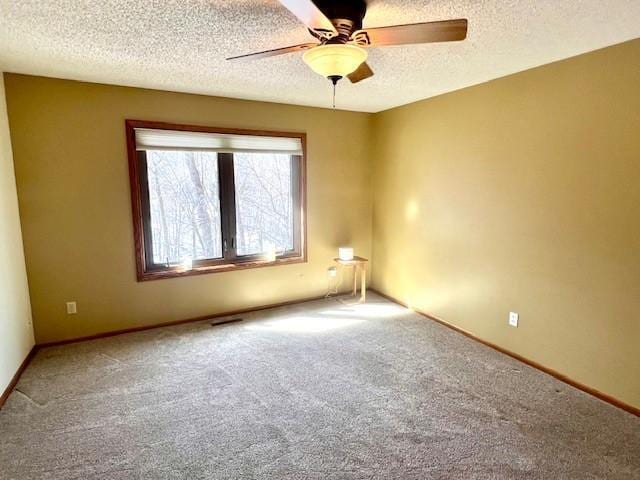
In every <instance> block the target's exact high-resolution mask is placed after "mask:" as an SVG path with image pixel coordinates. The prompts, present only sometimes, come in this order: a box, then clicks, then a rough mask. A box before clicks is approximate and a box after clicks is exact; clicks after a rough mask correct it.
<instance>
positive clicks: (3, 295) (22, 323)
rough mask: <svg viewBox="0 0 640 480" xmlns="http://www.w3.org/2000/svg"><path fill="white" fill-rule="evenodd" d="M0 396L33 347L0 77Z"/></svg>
mask: <svg viewBox="0 0 640 480" xmlns="http://www.w3.org/2000/svg"><path fill="white" fill-rule="evenodd" d="M0 265H2V268H0V393H2V392H3V391H4V389H5V388H6V387H7V385H8V384H9V382H10V381H11V379H12V378H13V375H14V374H15V373H16V371H17V370H18V368H19V367H20V364H21V363H22V362H23V360H24V359H25V358H26V356H27V354H28V353H29V350H31V347H32V346H33V327H32V326H31V307H30V304H29V288H28V285H27V275H26V271H25V265H24V253H23V250H22V235H21V233H20V218H19V216H18V197H17V195H16V180H15V176H14V172H13V157H12V153H11V141H10V138H9V124H8V123H7V109H6V102H5V94H4V82H3V81H2V78H1V77H0Z"/></svg>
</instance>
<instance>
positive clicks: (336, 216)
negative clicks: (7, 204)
mask: <svg viewBox="0 0 640 480" xmlns="http://www.w3.org/2000/svg"><path fill="white" fill-rule="evenodd" d="M5 79H6V85H7V101H8V106H9V118H10V123H11V133H12V139H13V144H14V156H15V163H16V177H17V182H18V192H19V199H20V209H21V219H22V227H23V232H24V244H25V252H26V257H27V271H28V274H29V279H30V285H31V299H32V306H33V319H34V325H35V331H36V338H37V340H38V342H48V341H52V340H61V339H67V338H73V337H79V336H84V335H91V334H94V333H99V332H105V331H110V330H117V329H123V328H130V327H135V326H140V325H149V324H156V323H159V322H166V321H172V320H179V319H187V318H191V317H196V316H201V315H208V314H213V313H216V312H222V311H228V310H233V309H240V308H247V307H252V306H259V305H264V304H271V303H276V302H282V301H286V300H293V299H301V298H307V297H314V296H319V295H323V294H324V293H325V292H326V288H327V274H326V269H327V267H329V266H331V264H332V258H333V257H335V254H336V251H337V247H338V246H339V245H341V244H352V245H353V246H354V247H355V249H356V251H357V252H358V253H360V254H362V255H364V256H369V254H370V240H371V198H370V197H371V195H370V194H371V190H370V166H369V163H368V162H369V158H368V141H367V140H368V134H369V124H370V115H368V114H361V113H349V112H340V111H333V110H328V109H318V108H305V107H296V106H287V105H278V104H269V103H259V102H249V101H241V100H231V99H224V98H215V97H205V96H197V95H187V94H178V93H169V92H160V91H152V90H142V89H135V88H125V87H114V86H106V85H98V84H88V83H79V82H72V81H65V80H55V79H45V78H40V77H30V76H20V75H12V74H7V75H6V77H5ZM327 95H328V97H327V99H328V100H329V99H330V97H329V95H330V90H329V89H328V87H327ZM125 118H134V119H142V120H159V121H170V122H175V123H191V124H201V125H214V126H223V127H242V128H256V129H270V130H287V131H303V132H307V142H308V159H307V172H308V186H307V196H308V197H307V199H308V239H309V241H308V243H309V250H308V254H309V261H308V263H305V264H295V265H286V266H277V267H266V268H259V269H254V270H242V271H236V272H226V273H216V274H209V275H198V276H192V277H186V278H176V279H166V280H156V281H150V282H143V283H138V282H136V278H135V264H134V251H133V233H132V221H131V207H130V192H129V174H128V171H127V154H126V149H125V129H124V120H125ZM71 300H75V301H76V302H77V304H78V314H77V315H67V314H66V310H65V302H67V301H71Z"/></svg>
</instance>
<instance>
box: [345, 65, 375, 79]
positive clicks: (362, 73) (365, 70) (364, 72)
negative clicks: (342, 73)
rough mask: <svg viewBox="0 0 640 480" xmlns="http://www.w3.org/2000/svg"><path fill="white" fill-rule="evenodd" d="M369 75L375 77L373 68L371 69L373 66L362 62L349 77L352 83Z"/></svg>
mask: <svg viewBox="0 0 640 480" xmlns="http://www.w3.org/2000/svg"><path fill="white" fill-rule="evenodd" d="M369 77H373V70H371V67H370V66H369V64H368V63H367V62H362V64H361V65H360V66H359V67H358V68H357V69H356V71H355V72H353V73H350V74H349V75H347V78H348V79H349V80H351V83H358V82H360V81H362V80H366V79H367V78H369Z"/></svg>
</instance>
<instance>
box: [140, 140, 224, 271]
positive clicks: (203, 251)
mask: <svg viewBox="0 0 640 480" xmlns="http://www.w3.org/2000/svg"><path fill="white" fill-rule="evenodd" d="M147 171H148V174H147V175H148V179H149V205H150V212H151V233H152V241H153V261H154V263H157V264H177V263H180V262H182V261H184V260H185V259H191V260H201V259H210V258H220V257H222V233H221V229H220V196H219V193H218V154H217V153H212V152H182V151H179V152H172V151H158V150H149V151H147Z"/></svg>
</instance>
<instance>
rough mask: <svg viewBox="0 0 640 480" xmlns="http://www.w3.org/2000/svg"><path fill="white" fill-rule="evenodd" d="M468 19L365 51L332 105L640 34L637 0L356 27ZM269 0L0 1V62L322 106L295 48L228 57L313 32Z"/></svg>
mask: <svg viewBox="0 0 640 480" xmlns="http://www.w3.org/2000/svg"><path fill="white" fill-rule="evenodd" d="M461 17H464V18H468V19H469V34H468V39H467V40H466V41H464V42H458V43H448V44H431V45H413V46H408V47H384V48H378V49H372V50H370V51H369V54H370V57H369V58H370V60H369V63H370V65H371V66H372V67H373V69H374V71H375V73H376V75H375V76H374V77H373V78H371V79H368V80H365V81H363V82H362V83H360V84H358V85H351V84H349V82H346V81H343V82H340V84H339V85H338V92H337V107H338V108H342V109H348V110H360V111H368V112H376V111H380V110H384V109H387V108H390V107H394V106H398V105H403V104H406V103H410V102H413V101H416V100H419V99H423V98H427V97H431V96H434V95H438V94H441V93H444V92H448V91H452V90H456V89H459V88H462V87H466V86H469V85H474V84H477V83H481V82H484V81H487V80H490V79H492V78H497V77H501V76H504V75H507V74H510V73H514V72H517V71H521V70H525V69H527V68H531V67H534V66H537V65H541V64H544V63H549V62H552V61H555V60H559V59H562V58H567V57H570V56H574V55H577V54H580V53H584V52H587V51H591V50H595V49H598V48H601V47H605V46H608V45H612V44H615V43H620V42H623V41H626V40H631V39H634V38H638V37H640V1H639V0H573V1H570V0H473V1H472V0H466V1H465V0H446V1H445V0H415V1H411V0H370V1H369V10H368V13H367V16H366V17H365V21H364V24H365V26H370V27H371V26H382V25H391V24H402V23H411V22H422V21H433V20H444V19H450V18H461ZM310 38H311V37H310V35H309V34H308V32H307V31H306V29H305V28H304V27H303V26H302V25H301V24H300V23H298V21H297V20H296V19H295V17H293V15H292V14H290V13H289V12H288V11H287V10H286V9H285V8H284V7H282V6H281V5H280V4H279V3H278V2H277V1H276V0H236V1H230V0H138V1H132V0H0V69H1V70H4V71H10V72H18V73H28V74H35V75H44V76H51V77H59V78H70V79H77V80H86V81H93V82H102V83H111V84H118V85H131V86H139V87H148V88H158V89H163V90H175V91H184V92H194V93H203V94H209V95H220V96H226V97H237V98H248V99H256V100H267V101H275V102H282V103H292V104H299V105H313V106H321V107H328V106H330V104H331V90H330V85H329V82H328V81H326V80H324V79H323V78H321V77H319V76H317V75H316V74H314V73H313V72H311V70H309V69H308V67H307V66H306V65H305V64H304V63H303V62H302V58H301V53H293V54H290V55H286V56H281V57H275V58H269V59H263V60H257V61H254V62H238V63H232V62H227V61H225V60H224V58H225V56H230V55H238V54H243V53H248V52H252V51H257V50H263V49H269V48H275V47H281V46H287V45H292V44H295V43H299V42H306V41H308V40H310Z"/></svg>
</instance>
